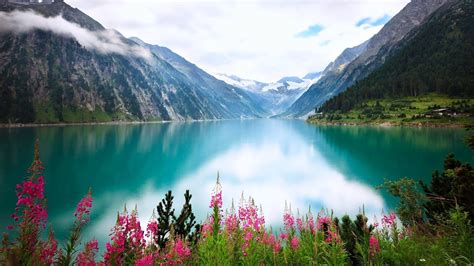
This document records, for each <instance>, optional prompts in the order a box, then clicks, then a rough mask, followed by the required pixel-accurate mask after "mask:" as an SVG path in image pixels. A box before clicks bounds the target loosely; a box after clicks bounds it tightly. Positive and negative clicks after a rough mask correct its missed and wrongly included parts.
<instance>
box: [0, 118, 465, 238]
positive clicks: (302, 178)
mask: <svg viewBox="0 0 474 266" xmlns="http://www.w3.org/2000/svg"><path fill="white" fill-rule="evenodd" d="M464 136H465V132H464V131H463V130H462V129H417V128H378V127H318V126H313V125H308V124H306V123H305V122H304V121H298V120H243V121H219V122H189V123H188V122H186V123H184V122H183V123H179V122H176V123H162V124H141V125H135V124H129V125H96V126H68V127H47V128H18V129H0V148H1V149H0V200H1V202H3V203H2V208H1V210H0V225H1V226H6V225H8V224H9V223H11V221H10V218H9V215H10V214H11V213H12V211H13V209H14V207H15V202H16V200H15V192H14V189H15V184H16V183H19V182H20V180H21V179H20V178H21V177H23V176H24V175H25V174H24V173H25V170H26V168H27V167H28V166H29V164H30V162H31V159H32V153H33V150H32V149H33V144H34V140H35V138H39V139H40V141H41V158H42V160H43V162H44V164H45V166H46V172H45V178H46V196H47V198H48V210H49V213H50V217H49V220H50V221H51V222H52V224H53V226H54V228H55V231H56V233H57V235H58V237H59V238H65V237H66V236H67V233H68V230H69V229H70V226H71V223H72V221H73V217H74V216H73V213H74V210H75V206H76V204H77V202H78V201H79V200H80V198H81V197H82V196H83V195H85V194H86V193H87V190H88V188H89V187H92V190H93V197H94V207H93V212H92V217H91V223H90V225H89V226H88V227H87V231H86V237H88V236H91V235H94V236H95V237H96V238H98V239H99V241H100V244H101V246H103V245H104V243H105V241H106V240H107V238H108V234H109V230H110V228H111V227H112V226H113V224H114V222H115V219H116V215H117V211H119V210H122V209H123V207H124V204H126V205H127V207H128V209H132V208H134V206H135V205H137V206H138V213H139V216H140V217H141V219H142V222H143V223H146V221H147V220H148V219H149V218H150V216H151V214H152V211H153V209H154V208H155V207H156V205H157V203H158V202H159V201H160V200H161V198H162V197H163V196H164V194H165V193H166V192H167V191H168V190H172V191H173V193H174V196H175V208H177V209H178V211H179V210H180V205H181V204H182V202H183V196H182V195H183V194H184V192H185V190H186V189H190V190H191V193H192V195H193V199H192V204H193V208H194V210H195V213H196V214H197V216H198V219H199V220H204V219H205V218H206V214H207V213H208V212H209V209H208V205H209V200H210V193H211V191H212V188H213V186H214V184H215V181H216V176H217V172H218V171H219V173H220V176H221V183H222V186H223V197H224V206H225V207H227V208H228V207H230V205H231V201H232V199H234V202H235V204H236V205H238V203H239V199H240V197H241V194H242V192H243V193H244V196H245V197H246V198H247V197H248V196H252V197H253V198H254V199H255V202H256V203H257V204H261V205H262V208H263V212H264V214H265V218H266V222H267V223H270V224H272V225H275V226H278V225H279V224H280V222H281V220H282V219H281V217H282V215H283V210H284V207H285V201H287V202H288V203H291V205H292V210H293V213H294V214H296V212H297V209H299V211H300V213H305V212H307V210H308V207H309V206H311V209H312V211H313V213H317V212H318V211H319V210H320V209H321V208H327V209H329V210H334V212H335V214H337V215H343V214H346V213H347V214H356V213H357V212H358V211H359V209H361V208H362V207H364V209H365V211H366V213H367V214H368V216H369V217H373V215H375V214H377V215H379V214H380V212H381V211H382V209H385V210H387V209H390V208H394V205H395V201H394V199H393V198H392V197H390V196H388V195H386V194H385V193H383V192H381V191H378V190H375V186H376V185H378V184H380V183H382V182H383V179H384V178H389V179H396V178H399V177H402V176H410V177H413V178H416V179H423V180H429V179H430V176H431V172H432V171H433V170H434V169H440V168H441V167H442V161H443V158H444V157H445V156H446V155H447V153H449V152H454V153H455V154H456V155H457V156H458V157H460V158H461V159H462V160H470V159H471V158H472V157H471V156H472V154H471V153H470V151H469V149H468V148H467V147H465V145H464V144H463V142H462V140H463V137H464Z"/></svg>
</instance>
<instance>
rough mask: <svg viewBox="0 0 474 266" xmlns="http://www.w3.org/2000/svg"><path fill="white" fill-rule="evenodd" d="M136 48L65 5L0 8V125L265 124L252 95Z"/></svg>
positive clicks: (166, 55) (160, 53) (159, 51)
mask: <svg viewBox="0 0 474 266" xmlns="http://www.w3.org/2000/svg"><path fill="white" fill-rule="evenodd" d="M32 11H33V12H32ZM136 41H137V40H133V39H132V40H129V39H126V38H124V37H123V36H121V35H120V33H118V32H116V31H112V30H107V29H105V28H104V27H103V26H102V25H101V24H100V23H98V22H96V21H95V20H93V19H92V18H90V17H89V16H87V15H86V14H84V13H82V12H81V11H80V10H78V9H75V8H72V7H70V6H69V5H67V4H66V3H63V2H57V3H53V4H51V5H42V4H34V5H15V4H6V3H2V4H0V73H1V75H0V122H1V123H50V122H53V123H54V122H90V121H109V120H187V119H230V118H251V117H260V116H267V113H266V112H265V111H264V110H263V109H262V107H261V105H260V103H259V102H258V101H257V99H258V97H254V96H253V95H252V94H251V93H250V92H248V91H246V90H243V89H240V88H236V87H233V86H230V85H228V84H226V83H224V82H222V81H219V80H217V79H215V78H214V77H212V76H210V75H208V74H207V73H205V72H204V71H202V70H201V69H199V68H197V67H196V66H194V65H192V64H191V63H189V62H187V61H186V60H185V59H183V58H181V57H180V56H178V55H176V54H174V53H173V52H171V51H170V50H168V49H166V48H163V47H158V46H150V45H147V44H142V43H139V44H137V42H136ZM256 98H257V99H256Z"/></svg>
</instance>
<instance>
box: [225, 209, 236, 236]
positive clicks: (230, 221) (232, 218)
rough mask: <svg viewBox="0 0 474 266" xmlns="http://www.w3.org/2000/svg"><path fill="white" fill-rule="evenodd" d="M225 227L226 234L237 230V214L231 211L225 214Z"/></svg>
mask: <svg viewBox="0 0 474 266" xmlns="http://www.w3.org/2000/svg"><path fill="white" fill-rule="evenodd" d="M224 223H225V229H226V232H227V233H228V234H232V233H233V232H235V231H236V230H237V228H238V227H239V220H238V218H237V215H236V214H235V213H231V214H230V215H227V217H226V218H225V221H224Z"/></svg>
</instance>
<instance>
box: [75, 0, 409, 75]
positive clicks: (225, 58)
mask: <svg viewBox="0 0 474 266" xmlns="http://www.w3.org/2000/svg"><path fill="white" fill-rule="evenodd" d="M68 2H70V3H71V5H73V6H77V7H78V8H80V9H81V10H83V11H84V12H86V13H88V14H89V15H91V16H92V17H93V18H95V19H97V20H98V21H99V22H101V23H102V24H104V25H106V26H107V27H108V28H114V29H117V30H119V31H120V32H122V33H123V34H125V35H126V36H137V37H139V38H141V39H143V40H145V41H146V42H149V43H153V44H158V45H163V46H166V47H168V48H170V49H172V50H173V51H175V52H177V53H178V54H180V55H182V56H184V57H185V58H186V59H188V60H189V61H191V62H193V63H195V64H197V65H198V66H200V67H202V68H204V70H206V71H208V72H211V73H229V74H235V75H238V76H241V77H243V78H252V79H257V80H261V81H267V82H268V81H275V80H278V79H279V78H281V77H282V76H287V75H297V76H302V75H304V74H306V73H307V72H313V71H317V70H322V69H323V68H324V67H325V66H326V65H327V64H328V63H329V62H330V61H332V60H333V59H334V58H335V57H336V56H337V55H339V54H340V53H341V52H342V51H343V50H344V48H347V47H352V46H355V45H358V44H360V43H362V42H363V41H365V40H367V39H368V38H370V37H371V36H372V35H373V34H375V33H376V32H377V31H379V30H380V28H381V26H378V27H370V28H364V27H359V28H358V27H356V26H355V24H356V22H357V21H359V20H360V19H362V18H364V17H380V16H383V15H384V14H388V15H390V16H393V15H395V14H396V13H397V12H398V11H399V10H401V9H402V8H403V6H405V5H406V4H407V3H408V2H409V0H377V1H375V0H362V1H348V0H336V1H329V0H298V1H282V0H254V1H251V0H153V1H152V0H133V1H132V0H117V1H111V0H106V1H100V2H99V1H95V0H94V1H92V0H70V1H68ZM110 14H114V15H110ZM314 24H320V25H322V26H323V27H324V31H322V32H321V33H320V34H318V35H317V36H314V37H312V38H297V37H295V35H296V34H297V33H298V32H301V30H303V29H306V28H308V27H309V26H311V25H314ZM326 41H330V43H329V44H328V45H325V46H324V45H323V46H321V45H320V44H321V43H324V42H326Z"/></svg>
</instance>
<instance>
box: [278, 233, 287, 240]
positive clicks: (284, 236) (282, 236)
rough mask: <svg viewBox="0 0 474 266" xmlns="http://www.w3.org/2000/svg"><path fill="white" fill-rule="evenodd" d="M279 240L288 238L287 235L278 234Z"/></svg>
mask: <svg viewBox="0 0 474 266" xmlns="http://www.w3.org/2000/svg"><path fill="white" fill-rule="evenodd" d="M280 238H281V239H287V238H288V234H285V233H281V234H280Z"/></svg>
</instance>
